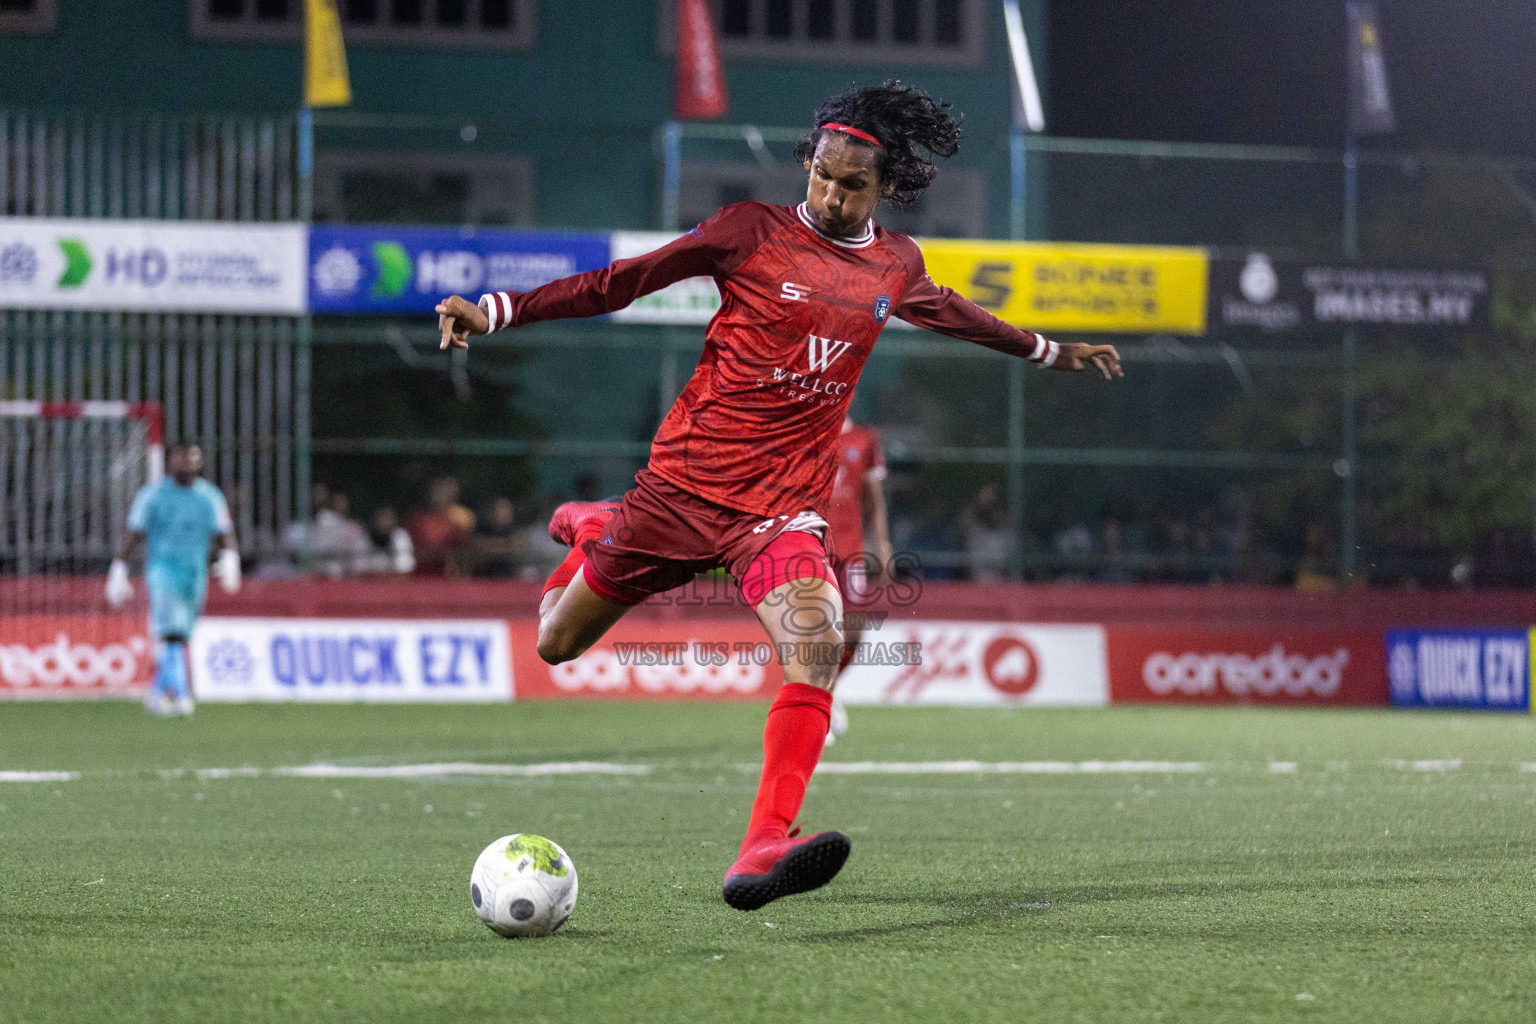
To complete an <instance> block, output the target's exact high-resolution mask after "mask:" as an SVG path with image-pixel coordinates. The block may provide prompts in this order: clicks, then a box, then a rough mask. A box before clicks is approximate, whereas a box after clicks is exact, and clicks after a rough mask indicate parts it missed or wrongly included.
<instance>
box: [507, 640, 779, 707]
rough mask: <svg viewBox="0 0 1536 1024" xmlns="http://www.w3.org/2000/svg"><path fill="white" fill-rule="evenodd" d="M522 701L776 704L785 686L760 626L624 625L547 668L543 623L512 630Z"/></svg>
mask: <svg viewBox="0 0 1536 1024" xmlns="http://www.w3.org/2000/svg"><path fill="white" fill-rule="evenodd" d="M510 628H511V633H512V664H513V669H514V672H515V673H516V676H517V699H518V700H530V699H532V700H541V699H556V698H558V699H571V698H577V699H588V700H771V699H772V698H773V695H774V694H775V693H777V692H778V690H779V686H780V685H782V683H783V681H784V675H783V673H782V672H781V671H780V669H779V663H778V659H777V657H776V656H775V652H774V651H773V649H772V648H771V647H770V646H769V645H768V641H767V636H766V634H764V632H763V629H762V627H761V626H759V625H758V624H757V623H755V622H750V621H745V620H744V621H741V622H695V623H686V622H678V623H672V622H653V623H626V622H620V623H619V624H618V625H616V626H614V627H613V628H612V629H610V630H609V631H608V632H607V634H605V635H604V636H603V638H602V639H601V640H599V641H598V642H597V643H596V644H594V645H593V646H592V647H591V649H589V650H588V651H587V652H586V653H584V654H582V655H581V656H580V657H579V658H575V659H573V660H571V661H567V662H565V663H563V664H560V665H548V664H545V662H544V661H543V660H542V659H540V657H539V654H538V649H537V643H538V634H539V628H538V624H537V623H536V622H532V621H527V622H513V623H510Z"/></svg>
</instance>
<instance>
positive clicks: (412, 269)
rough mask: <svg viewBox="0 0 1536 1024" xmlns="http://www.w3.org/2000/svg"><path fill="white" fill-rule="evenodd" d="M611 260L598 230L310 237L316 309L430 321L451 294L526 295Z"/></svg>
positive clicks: (336, 231)
mask: <svg viewBox="0 0 1536 1024" xmlns="http://www.w3.org/2000/svg"><path fill="white" fill-rule="evenodd" d="M608 262H609V246H608V235H607V234H606V233H600V232H595V231H592V232H577V231H572V232H562V233H553V232H544V231H476V230H462V231H455V230H447V229H442V228H388V227H345V226H332V225H324V224H319V225H316V226H315V227H313V228H312V229H310V237H309V278H310V280H309V284H310V288H309V302H310V309H311V310H312V311H313V312H315V313H420V314H424V315H431V313H432V310H433V307H435V306H436V305H437V303H438V300H440V299H442V298H443V297H444V296H448V295H462V296H464V297H465V298H466V299H469V300H470V301H471V302H474V301H476V300H478V299H479V298H480V296H481V295H482V294H484V293H486V292H503V291H511V292H525V291H528V290H529V289H530V288H537V287H538V286H539V285H541V284H548V283H549V282H550V281H553V280H556V279H557V278H561V277H569V276H570V275H572V274H580V273H584V272H585V271H588V270H597V269H600V268H602V267H606V266H607V265H608Z"/></svg>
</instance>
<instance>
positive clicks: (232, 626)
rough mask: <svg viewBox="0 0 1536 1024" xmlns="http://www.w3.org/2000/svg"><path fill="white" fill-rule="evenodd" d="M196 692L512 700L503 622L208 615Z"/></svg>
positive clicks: (199, 631) (199, 642)
mask: <svg viewBox="0 0 1536 1024" xmlns="http://www.w3.org/2000/svg"><path fill="white" fill-rule="evenodd" d="M191 668H192V688H193V692H194V693H195V694H196V695H197V697H198V699H199V700H207V701H379V702H404V701H506V700H511V699H512V658H511V654H510V652H509V650H508V647H507V624H506V623H505V622H503V621H501V620H499V619H468V620H423V619H406V620H393V621H392V620H389V619H244V618H219V617H210V618H205V619H203V620H202V621H200V622H199V623H198V624H197V628H196V629H195V630H193V632H192V663H191Z"/></svg>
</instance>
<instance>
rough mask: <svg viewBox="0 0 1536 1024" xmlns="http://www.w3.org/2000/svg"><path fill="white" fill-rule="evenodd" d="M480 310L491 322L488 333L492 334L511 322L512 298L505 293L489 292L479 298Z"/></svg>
mask: <svg viewBox="0 0 1536 1024" xmlns="http://www.w3.org/2000/svg"><path fill="white" fill-rule="evenodd" d="M480 308H481V309H483V310H485V315H486V317H487V318H488V319H489V320H490V321H491V329H490V331H489V332H488V333H491V334H494V333H496V332H497V331H499V330H501V329H502V328H504V327H507V326H509V325H510V324H511V322H512V296H510V295H508V294H507V293H506V292H489V293H487V294H485V295H482V296H480Z"/></svg>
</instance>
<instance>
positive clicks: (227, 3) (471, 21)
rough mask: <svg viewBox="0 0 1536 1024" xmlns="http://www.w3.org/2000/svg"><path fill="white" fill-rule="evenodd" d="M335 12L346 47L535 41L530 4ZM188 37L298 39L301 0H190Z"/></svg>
mask: <svg viewBox="0 0 1536 1024" xmlns="http://www.w3.org/2000/svg"><path fill="white" fill-rule="evenodd" d="M18 2H26V0H0V10H4V5H5V4H6V3H18ZM33 2H42V0H33ZM50 2H51V0H50ZM336 10H337V12H338V13H339V14H340V15H341V24H342V32H343V34H344V35H345V37H346V41H347V42H349V43H377V44H381V45H385V46H407V47H415V48H422V47H455V46H462V47H473V48H481V49H525V48H527V47H530V46H532V45H533V42H534V16H533V12H534V0H336ZM192 34H193V35H194V36H198V37H200V38H203V39H225V40H232V41H235V42H264V41H269V40H291V41H297V40H299V39H301V38H303V34H304V0H192Z"/></svg>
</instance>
